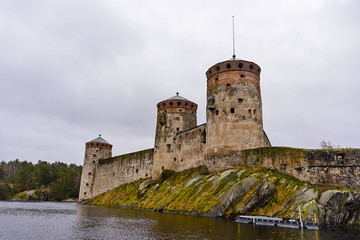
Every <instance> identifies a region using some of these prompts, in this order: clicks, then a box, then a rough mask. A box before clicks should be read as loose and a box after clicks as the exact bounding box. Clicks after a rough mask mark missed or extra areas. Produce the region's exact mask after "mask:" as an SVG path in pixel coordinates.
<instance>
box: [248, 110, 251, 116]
mask: <svg viewBox="0 0 360 240" xmlns="http://www.w3.org/2000/svg"><path fill="white" fill-rule="evenodd" d="M248 113H249V118H251V109H249V110H248Z"/></svg>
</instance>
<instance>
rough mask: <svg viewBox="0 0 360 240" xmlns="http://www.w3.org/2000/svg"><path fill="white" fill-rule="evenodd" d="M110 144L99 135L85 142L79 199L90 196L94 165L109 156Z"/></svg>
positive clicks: (94, 172)
mask: <svg viewBox="0 0 360 240" xmlns="http://www.w3.org/2000/svg"><path fill="white" fill-rule="evenodd" d="M111 149H112V145H111V144H110V143H108V142H107V141H105V140H104V139H103V138H102V137H101V135H99V137H97V138H95V139H94V140H91V141H90V142H87V143H86V147H85V159H84V165H83V170H82V175H81V182H80V192H79V201H82V200H85V199H89V198H92V197H93V196H92V195H93V186H94V178H95V175H96V167H97V164H98V162H99V159H101V158H110V157H111Z"/></svg>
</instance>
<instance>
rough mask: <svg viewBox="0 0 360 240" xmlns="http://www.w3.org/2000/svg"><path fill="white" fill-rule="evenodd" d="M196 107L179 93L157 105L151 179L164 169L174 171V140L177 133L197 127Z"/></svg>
mask: <svg viewBox="0 0 360 240" xmlns="http://www.w3.org/2000/svg"><path fill="white" fill-rule="evenodd" d="M197 107H198V105H197V104H196V103H194V102H192V101H189V100H187V99H186V98H183V97H181V96H180V95H179V93H176V95H175V96H173V97H171V98H169V99H166V100H164V101H161V102H159V103H158V104H157V121H156V133H155V146H154V165H153V171H152V178H153V179H157V178H158V177H159V176H160V174H161V172H162V170H164V169H174V161H173V158H174V154H175V153H176V149H174V145H175V144H174V138H175V136H176V134H177V133H178V132H180V131H183V130H187V129H190V128H193V127H196V126H197V119H196V110H197Z"/></svg>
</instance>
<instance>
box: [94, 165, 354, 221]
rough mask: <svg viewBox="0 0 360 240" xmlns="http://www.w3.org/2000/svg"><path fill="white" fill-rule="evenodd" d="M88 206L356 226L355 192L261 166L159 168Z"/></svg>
mask: <svg viewBox="0 0 360 240" xmlns="http://www.w3.org/2000/svg"><path fill="white" fill-rule="evenodd" d="M88 203H90V204H94V205H101V206H108V207H129V208H139V209H148V210H154V211H168V212H177V213H187V214H196V215H205V216H212V217H229V218H235V217H236V216H238V215H239V214H242V215H266V216H271V217H282V218H292V219H298V208H299V207H300V208H301V210H302V218H303V219H304V221H307V222H313V221H314V214H316V217H317V221H318V223H319V224H327V225H347V226H360V193H359V192H356V191H353V190H348V189H334V188H330V187H328V186H311V185H309V184H307V183H305V182H301V181H299V180H297V179H296V178H294V177H291V176H289V175H285V174H281V173H279V172H276V171H274V170H269V169H264V168H256V167H253V168H236V169H228V170H224V171H220V172H216V173H208V171H207V169H206V167H200V168H197V169H191V170H188V171H184V172H181V173H174V172H172V171H169V170H165V171H164V172H163V174H162V176H161V178H160V180H158V181H152V180H151V179H143V180H139V181H136V182H133V183H130V184H124V185H121V186H119V187H117V188H115V189H113V190H111V191H108V192H106V193H104V194H101V195H99V196H96V197H95V198H93V199H91V200H89V201H88Z"/></svg>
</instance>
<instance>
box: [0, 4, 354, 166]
mask: <svg viewBox="0 0 360 240" xmlns="http://www.w3.org/2000/svg"><path fill="white" fill-rule="evenodd" d="M359 12H360V1H358V0H302V1H289V0H234V1H230V0H222V1H209V0H198V1H196V0H188V1H187V0H173V1H170V0H162V1H158V0H152V1H145V0H143V1H137V0H132V1H130V0H129V1H123V0H102V1H90V0H82V1H81V0H51V1H47V0H37V1H36V0H35V1H34V0H28V1H26V0H18V1H14V0H2V1H0V43H1V45H0V78H1V79H0V123H1V127H0V161H1V160H4V161H10V160H14V159H20V160H27V161H32V162H34V163H35V162H37V161H38V160H43V161H49V162H54V161H61V162H66V163H76V164H78V165H79V164H82V163H83V159H84V151H85V142H87V141H90V140H92V139H94V138H96V137H97V136H98V134H100V133H101V134H102V136H103V138H104V139H106V140H107V141H108V142H110V143H111V144H113V155H119V154H123V153H128V152H133V151H137V150H142V149H148V148H152V147H153V144H154V135H155V125H156V104H157V103H158V102H160V101H162V100H164V99H167V98H169V97H172V96H173V95H175V93H176V92H180V95H182V96H183V97H185V98H187V99H189V100H192V101H194V102H196V103H198V105H199V107H198V124H202V123H204V122H205V107H206V106H205V104H206V99H205V98H206V77H205V72H206V71H207V69H208V68H209V67H211V66H212V65H214V64H216V63H218V62H221V61H224V60H228V59H230V58H231V56H232V25H231V21H232V20H231V16H235V34H236V41H235V42H236V55H237V57H238V58H240V59H244V60H248V61H253V62H255V63H257V64H258V65H259V66H260V67H261V68H262V73H261V91H262V100H263V119H264V129H265V131H266V133H267V135H268V136H269V138H270V140H271V143H272V145H273V146H291V147H300V148H320V142H321V141H322V140H326V141H330V142H331V143H333V144H335V145H340V146H341V147H352V148H358V147H360V131H359V124H360V111H359V109H360V94H359V89H360V61H359V57H360V14H359Z"/></svg>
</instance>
